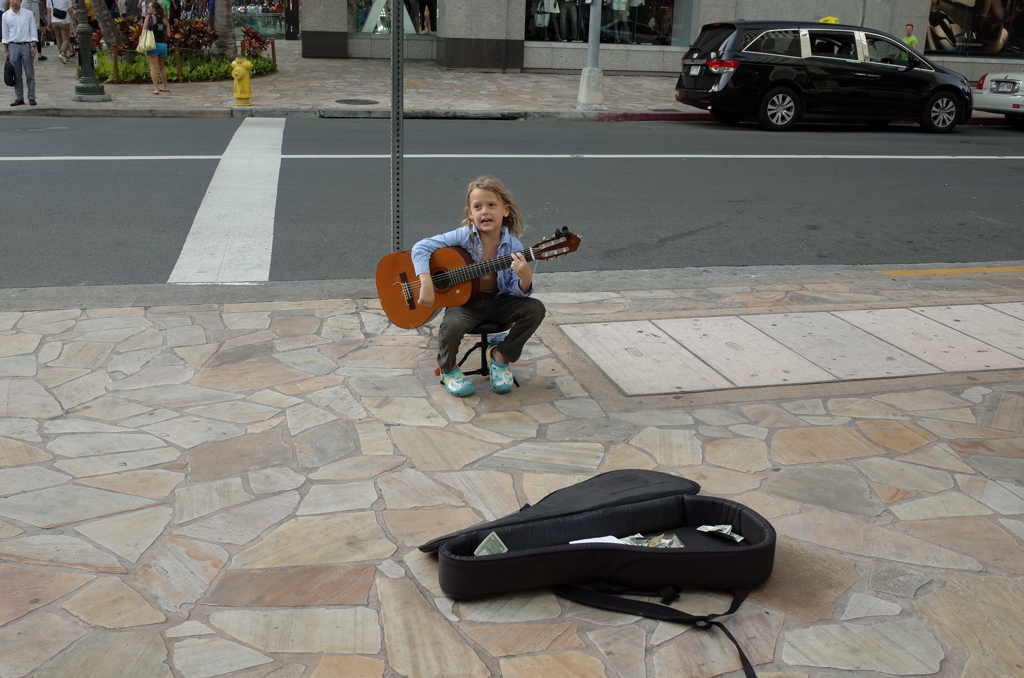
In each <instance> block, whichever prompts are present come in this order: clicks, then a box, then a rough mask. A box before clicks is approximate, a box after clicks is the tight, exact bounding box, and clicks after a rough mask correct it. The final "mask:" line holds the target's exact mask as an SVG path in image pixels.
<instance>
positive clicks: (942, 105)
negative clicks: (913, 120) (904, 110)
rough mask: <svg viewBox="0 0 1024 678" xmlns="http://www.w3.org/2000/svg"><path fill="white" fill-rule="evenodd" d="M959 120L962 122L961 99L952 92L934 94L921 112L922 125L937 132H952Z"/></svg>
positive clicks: (929, 130)
mask: <svg viewBox="0 0 1024 678" xmlns="http://www.w3.org/2000/svg"><path fill="white" fill-rule="evenodd" d="M958 122H960V99H958V98H957V96H956V95H955V94H952V93H950V92H936V93H935V94H933V95H932V97H931V98H930V99H929V100H928V103H927V105H925V107H924V112H923V113H922V114H921V127H923V128H924V129H925V131H926V132H934V133H936V134H944V133H946V132H952V131H953V128H954V127H956V125H957V123H958Z"/></svg>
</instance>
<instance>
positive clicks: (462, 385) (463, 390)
mask: <svg viewBox="0 0 1024 678" xmlns="http://www.w3.org/2000/svg"><path fill="white" fill-rule="evenodd" d="M438 371H440V370H438ZM441 383H442V384H444V387H445V388H446V389H448V392H449V393H451V394H452V395H453V396H458V397H459V398H465V397H466V396H471V395H473V392H474V391H476V387H475V386H473V382H471V381H470V380H469V378H468V377H467V376H466V375H464V374H463V373H462V370H460V369H459V368H458V367H456V368H455V369H453V370H452V371H451V372H445V373H442V374H441Z"/></svg>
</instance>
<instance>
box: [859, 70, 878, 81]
mask: <svg viewBox="0 0 1024 678" xmlns="http://www.w3.org/2000/svg"><path fill="white" fill-rule="evenodd" d="M854 75H855V76H857V77H858V78H867V79H868V80H878V78H880V77H882V76H880V75H878V74H877V73H864V72H862V71H857V72H855V73H854Z"/></svg>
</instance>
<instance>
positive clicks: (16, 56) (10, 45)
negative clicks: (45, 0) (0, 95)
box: [0, 0, 38, 106]
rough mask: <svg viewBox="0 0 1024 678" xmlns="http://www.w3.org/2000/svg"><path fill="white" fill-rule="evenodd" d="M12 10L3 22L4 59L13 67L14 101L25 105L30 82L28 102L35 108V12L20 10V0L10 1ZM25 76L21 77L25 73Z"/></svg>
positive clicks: (17, 104)
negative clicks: (26, 84)
mask: <svg viewBox="0 0 1024 678" xmlns="http://www.w3.org/2000/svg"><path fill="white" fill-rule="evenodd" d="M10 2H11V8H10V9H9V10H7V11H6V12H4V15H3V18H2V19H0V24H2V26H3V29H2V34H3V43H4V58H5V59H9V60H10V62H11V65H12V66H14V102H13V103H12V104H11V106H23V105H24V104H25V99H24V98H22V95H23V94H24V88H25V83H26V82H27V83H28V103H29V105H31V106H35V105H36V70H35V64H34V63H33V62H32V60H33V59H34V58H35V56H36V31H37V26H38V25H37V24H36V21H35V17H34V16H33V15H32V12H29V11H28V10H23V9H22V8H21V0H10ZM23 69H24V71H25V73H24V76H22V70H23Z"/></svg>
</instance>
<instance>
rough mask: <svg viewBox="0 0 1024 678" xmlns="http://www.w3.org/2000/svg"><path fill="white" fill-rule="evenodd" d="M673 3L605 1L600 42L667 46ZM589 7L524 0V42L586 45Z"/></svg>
mask: <svg viewBox="0 0 1024 678" xmlns="http://www.w3.org/2000/svg"><path fill="white" fill-rule="evenodd" d="M675 2H676V0H605V1H604V2H603V3H602V7H601V42H604V43H614V44H625V45H668V44H671V42H672V8H673V5H674V4H675ZM589 32H590V5H589V4H588V3H587V2H586V1H585V0H527V2H526V39H527V40H541V41H550V42H586V41H587V39H588V36H589Z"/></svg>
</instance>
